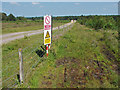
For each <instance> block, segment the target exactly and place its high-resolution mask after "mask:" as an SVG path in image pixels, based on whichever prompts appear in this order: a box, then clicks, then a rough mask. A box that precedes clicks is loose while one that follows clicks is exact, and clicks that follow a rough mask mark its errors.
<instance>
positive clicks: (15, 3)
mask: <svg viewBox="0 0 120 90" xmlns="http://www.w3.org/2000/svg"><path fill="white" fill-rule="evenodd" d="M10 4H14V5H19V4H18V3H17V2H10Z"/></svg>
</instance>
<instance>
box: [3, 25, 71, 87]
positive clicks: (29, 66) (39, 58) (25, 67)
mask: <svg viewBox="0 0 120 90" xmlns="http://www.w3.org/2000/svg"><path fill="white" fill-rule="evenodd" d="M67 25H68V24H65V25H61V26H60V27H58V30H56V31H55V32H54V33H53V34H54V35H56V36H57V35H58V33H59V34H60V33H64V31H66V30H69V29H70V28H72V27H73V24H69V25H68V26H67ZM62 29H63V30H62ZM65 29H66V30H65ZM37 42H38V41H36V42H35V43H37ZM35 43H34V44H35ZM34 44H31V45H30V46H32V45H34ZM42 45H43V43H42V44H40V45H39V46H37V47H36V48H32V47H31V49H32V50H30V49H29V47H30V46H29V47H25V48H23V54H25V53H26V52H27V51H29V50H30V52H29V53H28V54H27V55H26V56H25V58H23V62H27V65H28V66H27V65H25V64H26V63H24V64H23V65H24V66H23V68H24V70H23V71H24V72H23V73H24V75H25V76H24V79H26V77H27V76H28V74H29V73H30V72H31V71H32V68H34V67H35V66H36V65H38V63H39V62H40V61H41V59H42V58H45V57H42V58H41V57H39V56H38V55H37V53H36V54H35V55H34V56H33V57H32V58H31V59H32V60H30V61H29V62H28V61H27V59H26V58H29V57H31V54H32V53H33V52H34V51H35V50H37V49H38V48H39V47H40V46H42ZM28 49H29V50H28ZM26 50H27V51H26ZM17 51H18V50H17ZM16 54H18V52H17V53H16V52H15V53H13V54H9V55H10V56H11V55H12V56H13V55H16ZM12 56H11V57H12ZM37 56H38V59H37V60H35V62H34V64H32V62H33V60H34V59H35V58H37ZM6 57H9V56H6ZM6 57H3V58H6ZM23 57H24V55H23ZM18 59H19V58H18ZM25 59H26V60H25ZM18 65H19V64H18ZM10 67H11V66H8V67H7V68H6V69H4V70H3V71H6V70H7V69H8V68H10ZM27 67H28V68H27ZM16 70H17V69H16ZM17 74H18V73H15V74H13V75H11V76H9V77H8V78H7V79H5V80H4V81H3V82H2V83H4V82H6V81H8V80H10V79H11V78H13V77H15V76H17ZM15 85H17V84H16V83H14V84H13V83H12V84H11V83H10V84H8V85H7V87H14V86H15Z"/></svg>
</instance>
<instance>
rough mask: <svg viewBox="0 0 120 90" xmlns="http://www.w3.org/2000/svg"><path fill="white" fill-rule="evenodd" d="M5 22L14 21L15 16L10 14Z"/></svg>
mask: <svg viewBox="0 0 120 90" xmlns="http://www.w3.org/2000/svg"><path fill="white" fill-rule="evenodd" d="M7 21H16V18H15V16H13V14H10V15H8V17H7Z"/></svg>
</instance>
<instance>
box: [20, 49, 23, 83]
mask: <svg viewBox="0 0 120 90" xmlns="http://www.w3.org/2000/svg"><path fill="white" fill-rule="evenodd" d="M19 70H20V71H19V73H20V84H22V83H23V57H22V49H21V48H20V49H19Z"/></svg>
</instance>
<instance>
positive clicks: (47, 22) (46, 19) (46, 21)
mask: <svg viewBox="0 0 120 90" xmlns="http://www.w3.org/2000/svg"><path fill="white" fill-rule="evenodd" d="M45 23H46V24H49V23H50V17H49V16H47V17H46V18H45Z"/></svg>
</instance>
